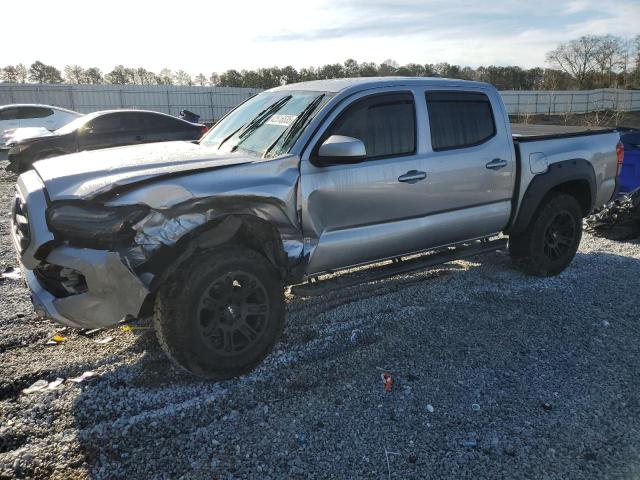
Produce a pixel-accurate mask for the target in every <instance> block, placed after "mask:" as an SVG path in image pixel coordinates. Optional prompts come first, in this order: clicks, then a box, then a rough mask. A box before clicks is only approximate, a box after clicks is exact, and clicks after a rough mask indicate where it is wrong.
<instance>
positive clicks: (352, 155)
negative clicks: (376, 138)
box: [318, 135, 367, 165]
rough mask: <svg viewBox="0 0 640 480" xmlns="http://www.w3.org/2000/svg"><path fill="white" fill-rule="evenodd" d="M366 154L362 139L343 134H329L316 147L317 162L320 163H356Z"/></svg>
mask: <svg viewBox="0 0 640 480" xmlns="http://www.w3.org/2000/svg"><path fill="white" fill-rule="evenodd" d="M366 156H367V150H366V148H365V146H364V143H363V142H362V140H359V139H357V138H353V137H346V136H344V135H331V136H330V137H329V138H327V139H326V140H325V141H324V143H323V144H322V145H320V148H319V149H318V162H319V163H320V164H322V165H331V164H336V163H358V162H361V161H362V160H364V159H365V158H366Z"/></svg>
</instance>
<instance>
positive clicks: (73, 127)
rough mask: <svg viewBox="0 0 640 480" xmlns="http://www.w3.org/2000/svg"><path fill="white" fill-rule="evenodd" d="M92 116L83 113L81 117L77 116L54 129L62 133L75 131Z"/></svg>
mask: <svg viewBox="0 0 640 480" xmlns="http://www.w3.org/2000/svg"><path fill="white" fill-rule="evenodd" d="M92 118H93V116H92V115H84V116H82V117H78V118H76V119H75V120H73V121H72V122H69V123H67V124H66V125H64V126H62V127H60V128H59V129H57V130H56V133H59V134H61V135H64V134H66V133H71V132H75V131H76V130H77V129H78V128H80V127H82V126H83V125H84V124H85V123H87V122H88V121H89V120H91V119H92Z"/></svg>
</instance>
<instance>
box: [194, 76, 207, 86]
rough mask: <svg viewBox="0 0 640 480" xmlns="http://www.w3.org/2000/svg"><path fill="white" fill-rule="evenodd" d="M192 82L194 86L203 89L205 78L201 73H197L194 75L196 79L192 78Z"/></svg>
mask: <svg viewBox="0 0 640 480" xmlns="http://www.w3.org/2000/svg"><path fill="white" fill-rule="evenodd" d="M194 82H195V84H196V85H200V86H201V87H204V86H205V85H206V84H207V77H205V76H204V74H203V73H199V74H198V75H196V78H194Z"/></svg>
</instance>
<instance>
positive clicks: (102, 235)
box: [47, 202, 149, 242]
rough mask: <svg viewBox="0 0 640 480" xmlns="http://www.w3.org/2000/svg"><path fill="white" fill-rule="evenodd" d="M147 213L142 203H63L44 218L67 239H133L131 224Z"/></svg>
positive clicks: (57, 233)
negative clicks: (105, 204)
mask: <svg viewBox="0 0 640 480" xmlns="http://www.w3.org/2000/svg"><path fill="white" fill-rule="evenodd" d="M148 212H149V208H148V207H147V206H144V205H132V206H124V207H105V206H101V205H91V204H88V203H83V202H65V203H58V204H54V205H53V206H52V207H50V208H49V209H48V210H47V221H48V223H49V227H50V228H51V230H52V231H53V232H54V233H55V234H56V235H57V236H59V237H61V238H63V239H66V240H78V241H81V242H82V241H85V242H87V241H88V242H91V241H99V242H117V241H119V240H123V239H126V238H128V237H130V238H132V237H133V234H134V232H133V230H131V226H132V225H134V224H135V223H136V222H139V221H140V220H142V219H143V218H144V217H145V216H146V215H147V213H148ZM123 237H125V238H123Z"/></svg>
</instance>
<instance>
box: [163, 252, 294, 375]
mask: <svg viewBox="0 0 640 480" xmlns="http://www.w3.org/2000/svg"><path fill="white" fill-rule="evenodd" d="M284 317H285V308H284V292H283V286H282V283H281V281H280V279H279V278H278V275H277V272H276V270H275V268H274V267H273V266H272V265H271V264H270V263H269V261H268V260H267V259H266V258H264V257H263V256H262V255H260V254H259V253H257V252H255V251H253V250H249V249H246V248H238V247H230V248H223V249H221V250H219V251H217V252H215V253H212V252H200V253H199V254H198V255H196V256H194V257H193V258H191V259H189V260H187V261H186V262H185V263H183V264H182V265H181V266H180V267H179V268H178V270H177V272H176V273H175V274H174V275H173V276H172V278H170V279H169V281H168V282H167V283H166V284H165V285H164V286H163V287H161V289H160V291H159V293H158V297H157V299H156V304H155V311H154V324H155V328H156V333H157V336H158V339H159V341H160V344H161V345H162V348H163V349H164V351H165V352H166V353H167V355H168V356H169V358H170V359H171V360H172V361H173V362H174V363H176V364H177V365H179V366H180V367H182V368H183V369H185V370H187V371H189V372H191V373H193V374H194V375H198V376H201V377H206V378H213V379H218V380H221V379H227V378H232V377H235V376H238V375H242V374H244V373H247V372H249V371H251V370H252V369H253V368H255V367H256V366H257V365H258V364H259V363H260V362H262V360H263V359H264V358H265V357H266V356H267V354H268V353H269V352H270V351H271V349H272V347H273V345H274V344H275V342H276V341H277V339H278V338H279V336H280V334H281V332H282V328H283V325H284Z"/></svg>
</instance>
